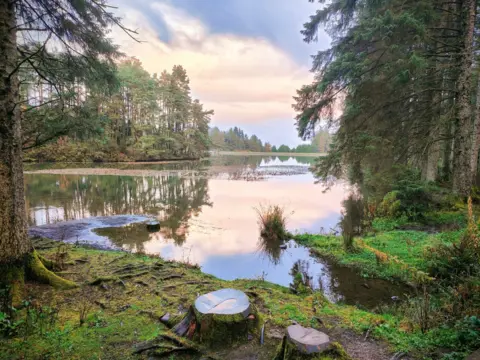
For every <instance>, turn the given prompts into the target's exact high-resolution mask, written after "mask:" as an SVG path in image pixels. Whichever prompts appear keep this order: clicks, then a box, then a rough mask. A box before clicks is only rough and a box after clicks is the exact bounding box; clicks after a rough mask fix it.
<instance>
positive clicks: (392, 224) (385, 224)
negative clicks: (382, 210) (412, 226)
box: [372, 215, 408, 231]
mask: <svg viewBox="0 0 480 360" xmlns="http://www.w3.org/2000/svg"><path fill="white" fill-rule="evenodd" d="M407 222H408V218H407V217H406V216H405V215H402V216H400V217H399V218H394V219H392V218H387V217H379V218H375V219H373V221H372V228H373V229H374V230H376V231H392V230H395V229H398V228H399V227H401V226H402V225H405V224H406V223H407Z"/></svg>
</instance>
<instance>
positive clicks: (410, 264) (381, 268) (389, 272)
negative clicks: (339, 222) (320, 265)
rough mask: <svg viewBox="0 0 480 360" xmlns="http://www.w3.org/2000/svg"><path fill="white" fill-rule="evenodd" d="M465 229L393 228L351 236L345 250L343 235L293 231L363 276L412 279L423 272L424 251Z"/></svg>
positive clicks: (302, 241) (317, 250)
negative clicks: (350, 248) (350, 247)
mask: <svg viewBox="0 0 480 360" xmlns="http://www.w3.org/2000/svg"><path fill="white" fill-rule="evenodd" d="M463 231H464V230H454V231H448V232H441V233H437V234H432V233H428V232H425V231H414V230H392V231H385V232H379V233H376V234H370V235H367V236H364V237H362V238H357V239H355V240H354V248H355V251H352V252H347V251H346V250H345V248H344V247H343V243H342V238H341V237H337V236H329V235H311V234H301V235H296V236H295V240H296V241H297V242H298V243H300V244H302V245H305V246H308V247H309V248H311V250H312V252H314V253H316V254H318V255H320V256H326V257H329V258H333V259H334V260H336V261H337V262H338V263H339V264H341V265H345V266H351V267H355V268H358V269H359V270H360V271H361V272H362V274H363V275H364V276H365V277H368V276H373V277H379V278H383V279H387V280H389V279H397V280H402V281H407V282H410V281H413V280H414V276H415V271H422V272H426V271H427V270H428V262H427V261H425V252H426V251H428V250H429V249H430V248H431V247H434V246H436V245H438V244H440V243H444V244H451V243H452V242H454V241H455V240H457V239H458V238H459V236H460V233H461V232H463Z"/></svg>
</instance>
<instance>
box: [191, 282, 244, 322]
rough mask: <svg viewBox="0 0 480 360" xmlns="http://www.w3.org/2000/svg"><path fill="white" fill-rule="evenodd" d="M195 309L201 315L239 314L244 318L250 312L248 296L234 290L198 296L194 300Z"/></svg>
mask: <svg viewBox="0 0 480 360" xmlns="http://www.w3.org/2000/svg"><path fill="white" fill-rule="evenodd" d="M195 309H196V310H197V311H198V312H199V313H201V314H217V315H235V314H241V315H243V317H245V318H246V317H247V316H248V315H249V314H250V311H251V309H250V300H249V299H248V296H247V295H245V293H244V292H242V291H240V290H235V289H221V290H218V291H213V292H211V293H208V294H205V295H202V296H199V297H198V298H197V300H195Z"/></svg>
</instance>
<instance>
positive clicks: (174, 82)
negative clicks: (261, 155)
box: [22, 58, 213, 161]
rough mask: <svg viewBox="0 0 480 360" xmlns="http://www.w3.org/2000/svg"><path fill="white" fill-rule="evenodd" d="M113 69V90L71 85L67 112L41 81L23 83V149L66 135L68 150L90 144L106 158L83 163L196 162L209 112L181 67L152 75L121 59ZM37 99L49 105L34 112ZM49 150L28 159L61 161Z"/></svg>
mask: <svg viewBox="0 0 480 360" xmlns="http://www.w3.org/2000/svg"><path fill="white" fill-rule="evenodd" d="M112 66H114V67H112V68H111V77H112V80H113V84H114V86H112V87H107V88H106V87H105V86H104V87H102V86H101V84H100V83H99V82H98V81H97V82H95V81H92V82H90V83H84V84H81V85H76V86H75V85H74V84H72V85H71V86H74V91H75V94H76V95H75V97H74V98H73V99H72V101H71V102H70V103H69V104H68V105H67V106H68V111H67V112H64V111H61V109H59V108H58V106H57V105H56V102H55V101H52V100H53V99H54V98H55V96H56V95H55V94H54V93H52V92H51V91H50V89H49V87H48V84H46V83H44V82H43V79H42V78H41V77H37V78H35V81H34V82H32V83H28V84H25V85H24V89H23V92H22V93H23V94H25V103H26V104H27V106H26V114H27V116H26V120H27V121H25V123H26V124H27V127H26V128H24V148H25V149H30V148H34V147H37V146H39V145H42V144H45V143H48V142H51V141H52V140H56V139H58V138H59V137H60V136H68V137H69V139H70V141H69V143H71V146H70V147H75V144H76V143H84V142H89V144H90V147H92V146H91V145H93V148H94V150H96V154H98V153H100V154H101V153H104V154H105V156H103V157H102V156H100V157H99V156H96V155H95V154H90V155H87V156H86V158H85V159H83V160H93V161H98V160H111V159H112V158H113V159H116V160H118V159H121V158H119V157H118V156H117V157H114V156H107V154H119V153H122V154H126V156H127V157H126V158H129V159H133V160H158V159H168V158H198V157H201V156H203V154H205V153H206V151H207V150H208V147H209V140H208V128H209V127H208V124H209V122H210V118H211V116H212V115H213V111H210V110H205V109H204V108H203V105H202V104H201V103H200V101H199V100H196V99H195V100H194V99H192V97H191V95H190V87H189V79H188V76H187V73H186V71H185V69H184V68H183V67H181V66H174V67H173V69H172V72H171V73H169V72H167V71H163V72H162V73H161V74H160V75H157V74H153V75H150V74H149V73H148V72H147V71H146V70H145V69H144V68H143V67H142V64H141V63H140V61H139V60H137V59H136V58H123V59H122V60H120V61H118V62H117V63H115V64H113V65H112ZM37 99H40V100H38V101H40V103H45V102H50V101H52V102H51V103H50V104H46V105H44V106H41V107H38V108H37V107H36V101H37ZM45 125H47V126H45ZM61 143H62V144H64V143H65V138H64V139H62V141H61ZM61 143H58V142H57V143H54V144H53V145H52V146H51V147H54V148H57V147H58V146H60V145H61ZM51 147H48V146H47V147H43V148H41V149H40V150H35V151H34V152H30V153H29V159H30V160H50V161H55V160H57V161H58V160H61V156H60V157H59V156H58V155H54V156H52V153H53V154H55V152H54V151H51Z"/></svg>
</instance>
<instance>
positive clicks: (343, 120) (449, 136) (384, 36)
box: [294, 0, 478, 195]
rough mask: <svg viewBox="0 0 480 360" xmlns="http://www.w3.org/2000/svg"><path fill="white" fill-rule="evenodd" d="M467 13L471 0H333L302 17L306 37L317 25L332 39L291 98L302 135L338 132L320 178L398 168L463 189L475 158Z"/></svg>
mask: <svg viewBox="0 0 480 360" xmlns="http://www.w3.org/2000/svg"><path fill="white" fill-rule="evenodd" d="M475 18H476V6H475V4H474V2H472V1H470V0H462V1H459V2H455V3H450V2H445V3H441V4H439V3H438V2H437V1H434V0H421V1H416V2H404V1H400V0H382V1H376V0H365V1H347V2H345V1H341V0H334V1H332V2H331V3H329V4H328V5H326V6H324V7H323V8H322V9H321V10H319V11H317V13H316V14H315V15H314V16H312V17H311V18H310V21H309V22H308V23H306V24H305V27H304V30H303V31H302V34H303V35H304V39H305V41H307V42H313V41H315V39H316V35H317V31H318V29H319V27H320V26H324V27H325V28H326V29H327V30H328V32H329V34H330V35H331V37H332V39H333V41H332V46H331V48H329V49H327V50H325V51H321V52H319V53H318V54H317V55H316V56H315V57H314V61H313V67H312V71H314V72H315V80H314V83H313V84H311V85H307V86H304V87H303V88H302V89H300V90H298V92H297V96H296V97H295V102H296V103H295V104H294V108H295V110H296V111H297V112H298V115H297V118H296V124H297V128H298V131H299V135H300V136H301V137H302V138H303V139H307V138H312V137H314V136H315V131H316V129H317V128H318V126H319V124H321V123H327V124H328V126H330V127H332V128H335V129H336V130H337V131H336V136H335V140H334V142H333V143H332V145H331V147H330V151H329V154H328V156H327V157H325V158H324V159H321V160H320V161H319V162H318V164H317V166H316V169H317V176H318V177H319V178H322V179H327V178H328V176H329V175H334V176H342V175H344V174H345V169H346V167H347V168H348V169H349V171H348V173H349V175H350V178H351V179H350V180H352V181H353V182H355V183H361V182H363V180H364V174H365V173H373V174H375V175H378V177H379V178H382V174H383V173H389V172H391V171H392V168H394V166H395V165H402V166H408V167H416V168H418V169H420V170H421V172H422V176H423V178H424V179H426V180H435V179H436V178H438V177H439V176H442V177H443V178H444V179H447V180H450V181H451V183H452V189H453V190H454V191H455V192H457V193H458V194H461V195H467V194H468V192H469V191H470V187H471V184H472V176H471V171H472V168H473V165H472V162H473V161H474V160H472V159H475V160H476V159H478V147H476V146H472V138H473V135H472V133H473V126H472V125H473V121H472V120H473V118H474V116H473V114H474V111H475V110H474V109H472V106H471V99H472V98H473V99H474V98H475V96H474V94H475V92H474V91H475V89H476V86H475V89H474V88H472V62H473V46H474V43H475V35H476V31H475ZM339 108H341V109H342V112H341V115H339V116H338V109H339ZM440 164H443V169H441V167H440V166H439V165H440ZM345 165H346V166H345ZM370 178H371V177H370Z"/></svg>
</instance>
